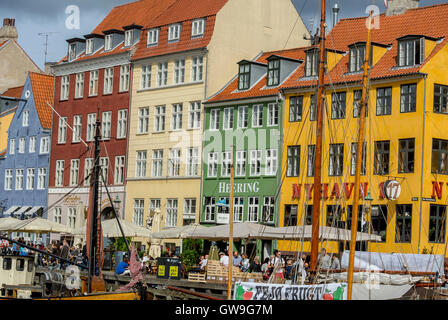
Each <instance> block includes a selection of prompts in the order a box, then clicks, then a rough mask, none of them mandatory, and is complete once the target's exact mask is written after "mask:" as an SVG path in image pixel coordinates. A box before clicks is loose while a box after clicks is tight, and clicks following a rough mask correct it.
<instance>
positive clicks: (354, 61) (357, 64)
mask: <svg viewBox="0 0 448 320" xmlns="http://www.w3.org/2000/svg"><path fill="white" fill-rule="evenodd" d="M365 56H366V47H365V46H359V47H353V48H350V72H359V71H361V69H362V66H363V64H364V59H365Z"/></svg>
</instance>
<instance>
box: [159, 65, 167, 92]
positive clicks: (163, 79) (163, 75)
mask: <svg viewBox="0 0 448 320" xmlns="http://www.w3.org/2000/svg"><path fill="white" fill-rule="evenodd" d="M167 81H168V62H163V63H159V69H158V72H157V85H158V86H159V87H163V86H166V85H167Z"/></svg>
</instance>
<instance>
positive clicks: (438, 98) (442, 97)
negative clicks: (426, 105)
mask: <svg viewBox="0 0 448 320" xmlns="http://www.w3.org/2000/svg"><path fill="white" fill-rule="evenodd" d="M434 112H436V113H444V114H447V113H448V86H442V85H439V84H435V85H434Z"/></svg>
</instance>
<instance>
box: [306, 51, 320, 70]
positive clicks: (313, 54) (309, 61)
mask: <svg viewBox="0 0 448 320" xmlns="http://www.w3.org/2000/svg"><path fill="white" fill-rule="evenodd" d="M318 69H319V50H317V49H314V50H310V51H308V52H307V53H306V62H305V76H306V77H313V76H317V75H318Z"/></svg>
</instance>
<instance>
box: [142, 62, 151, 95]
mask: <svg viewBox="0 0 448 320" xmlns="http://www.w3.org/2000/svg"><path fill="white" fill-rule="evenodd" d="M151 72H152V65H150V64H149V65H146V66H142V82H141V88H142V89H148V88H151Z"/></svg>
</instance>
